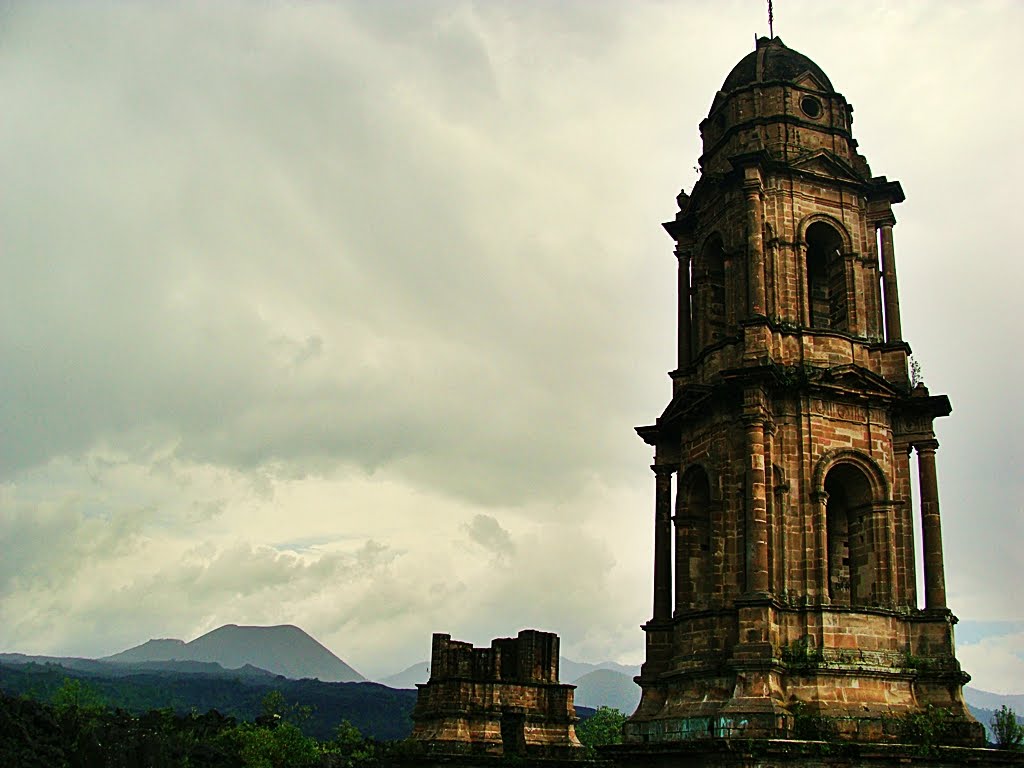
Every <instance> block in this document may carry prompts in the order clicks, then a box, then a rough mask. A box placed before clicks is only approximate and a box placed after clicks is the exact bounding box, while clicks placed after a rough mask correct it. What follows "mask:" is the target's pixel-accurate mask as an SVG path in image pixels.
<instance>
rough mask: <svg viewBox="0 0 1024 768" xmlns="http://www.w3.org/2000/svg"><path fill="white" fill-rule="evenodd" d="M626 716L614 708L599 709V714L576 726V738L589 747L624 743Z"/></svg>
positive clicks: (596, 713)
mask: <svg viewBox="0 0 1024 768" xmlns="http://www.w3.org/2000/svg"><path fill="white" fill-rule="evenodd" d="M625 722H626V716H625V715H624V714H622V713H621V712H619V710H617V709H614V708H612V707H598V708H597V712H595V713H594V714H593V715H591V716H590V717H588V718H587V719H586V720H583V721H582V722H580V723H579V724H578V725H577V726H576V736H577V737H578V738H579V740H580V741H581V742H582V743H583V745H584V746H587V747H600V746H603V745H605V744H621V743H622V725H623V723H625Z"/></svg>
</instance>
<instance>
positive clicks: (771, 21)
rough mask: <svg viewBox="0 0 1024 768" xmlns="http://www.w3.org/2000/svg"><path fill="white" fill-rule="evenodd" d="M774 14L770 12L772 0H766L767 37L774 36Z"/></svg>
mask: <svg viewBox="0 0 1024 768" xmlns="http://www.w3.org/2000/svg"><path fill="white" fill-rule="evenodd" d="M774 23H775V15H774V14H773V13H772V0H768V37H775V28H774V26H773V25H774Z"/></svg>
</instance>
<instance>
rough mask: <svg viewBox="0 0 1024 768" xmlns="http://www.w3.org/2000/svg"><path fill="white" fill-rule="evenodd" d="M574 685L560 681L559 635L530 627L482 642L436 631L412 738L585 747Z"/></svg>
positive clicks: (568, 749)
mask: <svg viewBox="0 0 1024 768" xmlns="http://www.w3.org/2000/svg"><path fill="white" fill-rule="evenodd" d="M574 689H575V686H572V685H562V684H560V683H559V682H558V635H555V634H552V633H550V632H538V631H536V630H532V629H527V630H523V631H521V632H520V633H519V635H518V636H517V637H515V638H510V637H506V638H499V639H496V640H494V641H492V643H491V647H490V648H474V647H473V646H472V645H471V644H470V643H464V642H460V641H458V640H452V639H451V636H450V635H443V634H435V635H434V638H433V644H432V648H431V654H430V680H429V681H428V682H427V683H425V684H423V685H420V686H419V697H418V699H417V702H416V709H415V711H414V712H413V721H414V722H415V727H414V729H413V734H412V737H413V739H415V740H416V741H418V742H419V743H420V744H422V745H424V746H426V747H427V748H428V749H429V750H432V751H436V752H439V753H471V754H493V755H501V754H506V755H508V754H518V755H528V756H535V757H565V756H568V755H570V754H571V753H573V752H575V751H578V748H579V747H580V746H581V745H580V742H579V740H578V739H577V738H576V732H575V724H576V722H577V720H578V718H577V717H576V709H575V707H574V706H573V690H574Z"/></svg>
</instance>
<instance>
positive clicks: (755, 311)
mask: <svg viewBox="0 0 1024 768" xmlns="http://www.w3.org/2000/svg"><path fill="white" fill-rule="evenodd" d="M762 188H763V184H762V183H761V175H760V173H759V172H758V171H757V169H756V168H748V169H747V175H746V178H745V180H744V182H743V194H744V195H745V196H746V199H747V255H748V265H749V274H750V278H749V282H748V284H747V289H748V291H749V307H750V315H751V316H753V317H764V316H765V313H766V307H765V277H764V232H763V226H764V225H763V223H762V220H763V218H764V213H763V202H762V200H761V191H762Z"/></svg>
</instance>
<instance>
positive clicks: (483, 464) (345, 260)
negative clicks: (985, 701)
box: [0, 0, 1024, 692]
mask: <svg viewBox="0 0 1024 768" xmlns="http://www.w3.org/2000/svg"><path fill="white" fill-rule="evenodd" d="M775 5H776V9H775V10H776V15H775V19H776V32H777V33H778V34H779V35H780V36H781V37H782V38H783V39H784V40H785V42H786V43H787V44H788V45H789V46H791V47H793V48H796V49H797V50H800V51H801V52H804V53H806V54H807V55H809V56H810V57H812V58H813V59H814V60H815V61H816V62H817V63H818V64H820V65H821V66H822V67H823V69H824V70H825V71H826V72H827V73H828V75H829V76H830V78H831V79H832V82H833V84H834V85H835V86H836V87H837V89H839V90H840V91H841V92H842V93H843V94H844V95H845V96H846V97H847V98H848V99H849V100H850V102H851V103H853V104H854V106H855V107H856V113H855V122H854V133H855V135H856V136H857V138H858V139H859V141H860V144H861V149H862V151H863V152H864V154H865V155H866V157H867V159H868V161H869V162H870V163H871V166H872V170H873V172H874V173H876V174H885V175H887V176H889V177H890V178H896V179H899V180H900V181H901V182H902V184H903V187H904V189H905V191H906V193H907V202H906V203H904V204H903V205H901V206H900V207H899V209H898V210H897V215H898V217H899V221H900V223H899V225H898V226H897V227H896V230H895V240H896V254H897V261H898V265H899V275H900V280H901V283H900V295H901V298H902V308H903V326H904V334H905V336H906V338H908V339H909V340H910V342H911V344H912V345H913V348H914V352H915V356H916V358H917V359H918V360H919V361H920V363H921V365H922V368H923V372H924V377H925V380H926V381H927V383H928V384H929V386H930V387H931V389H932V391H933V392H946V393H948V394H949V396H950V398H951V400H952V402H953V407H954V412H953V415H952V416H951V417H950V418H948V419H945V420H943V421H942V422H941V423H940V424H939V427H938V429H939V439H940V441H941V443H942V448H941V450H940V451H939V454H938V466H939V483H940V492H941V500H942V512H943V525H944V535H945V549H946V568H947V578H948V587H949V599H950V603H951V605H952V607H953V609H954V611H955V612H956V613H957V614H958V615H959V616H960V618H961V624H960V626H959V628H958V638H959V654H960V657H961V660H962V661H963V663H964V665H965V667H966V668H967V670H968V671H969V672H971V673H972V674H974V675H975V684H976V685H978V686H979V687H982V688H987V689H989V690H993V691H1003V692H1010V691H1013V692H1020V691H1024V658H1022V655H1024V650H1022V649H1024V609H1022V608H1021V603H1020V600H1019V597H1018V593H1019V589H1018V587H1019V583H1020V578H1021V573H1020V570H1021V569H1020V562H1021V558H1020V553H1021V547H1022V545H1024V524H1022V522H1021V521H1022V519H1024V509H1022V502H1021V498H1022V497H1024V481H1022V474H1024V473H1022V472H1021V470H1020V466H1021V463H1022V458H1024V457H1022V451H1021V448H1020V442H1019V441H1018V439H1017V437H1018V435H1019V434H1021V432H1022V430H1024V420H1022V417H1021V409H1020V407H1019V404H1018V398H1017V396H1016V389H1017V386H1018V382H1019V381H1021V380H1022V378H1024V366H1022V363H1021V359H1020V351H1021V342H1020V336H1019V334H1018V333H1017V332H1016V331H1015V330H1014V326H1013V323H1014V322H1015V320H1016V314H1015V310H1016V309H1017V308H1019V306H1020V291H1019V287H1018V286H1019V285H1020V284H1021V282H1022V281H1024V267H1022V260H1021V258H1020V253H1019V251H1020V246H1019V245H1014V242H1015V241H1014V240H1013V239H1012V237H1011V233H1012V232H1016V231H1019V224H1018V222H1017V218H1018V216H1019V215H1020V214H1019V212H1017V211H1016V203H1017V201H1018V200H1019V195H1018V194H1017V190H1016V186H1015V185H1016V183H1018V181H1019V177H1020V176H1021V173H1022V172H1024V162H1022V159H1024V144H1022V142H1021V141H1020V140H1019V139H1020V130H1021V129H1020V126H1021V125H1022V124H1024V102H1022V101H1021V100H1020V99H1019V98H1017V97H1016V91H1017V89H1016V88H1015V86H1014V85H1013V80H1014V79H1015V78H1016V77H1017V76H1018V73H1019V69H1020V67H1019V38H1020V34H1021V32H1022V31H1024V6H1022V5H1020V4H1019V3H1015V2H1012V1H1011V0H1006V2H974V1H972V2H962V3H954V2H944V3H925V2H908V3H901V4H893V3H889V2H870V1H868V2H862V3H856V4H849V3H842V4H840V3H821V2H810V1H808V2H798V1H797V0H790V1H788V2H786V1H784V2H777V3H776V4H775ZM766 32H767V20H766V13H765V9H764V4H763V3H761V2H759V1H758V0H742V1H741V0H731V1H728V2H674V3H670V2H644V1H640V0H634V1H631V2H625V1H624V0H623V1H622V2H593V1H591V0H587V2H568V1H565V2H554V1H553V0H552V1H550V2H531V1H525V2H523V1H519V2H496V1H494V2H468V1H461V0H449V1H446V2H428V1H426V0H420V1H417V2H413V1H412V0H409V1H408V2H373V3H371V2H368V1H363V2H349V3H326V2H320V3H316V2H308V3H306V2H287V3H285V2H275V1H271V0H266V1H263V2H248V3H240V2H236V3H232V2H216V3H214V2H206V3H204V2H173V3H172V2H159V3H158V2H142V1H141V0H140V2H136V3H71V2H67V3H45V2H38V1H33V2H10V1H8V2H4V3H0V104H2V109H0V266H2V280H0V552H2V556H0V617H2V619H0V650H3V651H22V652H26V653H53V654H78V655H103V654H108V653H113V652H116V651H119V650H122V649H124V648H127V647H129V646H132V645H135V644H138V643H140V642H143V641H144V640H146V639H148V638H150V637H178V638H183V639H186V640H188V639H192V638H194V637H196V636H198V635H199V634H201V633H203V632H205V631H208V630H210V629H213V628H215V627H217V626H220V625H221V624H225V623H229V622H233V623H251V624H268V623H285V622H288V623H295V624H298V625H300V626H301V627H303V628H304V629H306V630H307V631H309V632H310V633H312V634H313V635H315V636H316V637H317V638H318V639H319V640H321V641H322V642H323V643H325V644H326V645H327V646H328V647H330V648H331V649H332V650H333V651H335V652H336V653H337V654H338V655H340V656H341V657H342V658H344V659H345V660H346V661H348V662H349V663H351V664H352V665H353V666H355V667H356V668H357V669H359V670H360V671H362V672H363V673H364V674H366V675H370V676H376V675H386V674H389V673H392V672H396V671H398V670H400V669H402V668H404V667H405V666H407V665H409V664H412V663H414V662H417V661H420V660H422V659H425V658H426V656H427V654H428V652H429V644H430V633H431V632H434V631H445V632H450V633H452V634H453V635H455V636H456V637H459V638H462V639H467V640H472V641H474V642H476V643H487V642H488V641H489V640H490V638H492V637H495V636H499V635H507V634H509V633H515V632H516V631H517V630H518V629H520V628H522V627H528V626H533V627H539V628H543V629H548V630H552V631H556V632H558V633H559V634H560V635H561V636H562V639H563V651H564V652H565V653H566V655H568V656H570V657H572V658H575V659H579V660H590V661H597V660H602V659H615V660H619V661H623V662H639V661H640V660H641V659H642V655H643V635H642V632H641V631H640V630H639V628H638V625H639V624H640V623H642V622H643V621H644V620H645V619H646V618H647V617H648V616H649V612H650V576H649V574H650V567H651V566H650V558H651V556H650V542H651V536H652V533H651V518H652V507H653V481H652V478H651V473H650V470H649V469H648V465H649V463H650V454H649V452H648V449H647V447H646V446H644V445H643V443H642V442H641V441H640V440H639V439H638V438H637V437H636V436H635V434H634V433H633V431H632V428H633V427H634V426H636V425H638V424H646V423H650V422H651V421H652V420H653V419H654V417H655V416H656V415H657V414H658V413H659V412H660V411H661V408H662V407H663V406H664V404H665V402H666V400H667V398H668V395H669V389H670V388H669V380H668V378H667V376H666V375H665V372H666V371H668V370H669V369H671V368H672V367H673V365H674V361H673V348H674V343H675V341H674V340H675V331H674V312H673V307H674V302H675V297H674V294H673V287H672V286H673V283H674V279H675V271H674V270H675V266H674V259H673V257H672V243H671V241H670V240H669V238H668V237H667V236H666V235H665V234H664V233H663V232H662V230H661V227H660V222H661V221H664V220H667V219H668V218H670V217H671V216H672V215H673V213H674V211H675V203H674V198H675V196H676V194H677V193H678V191H679V189H680V188H681V187H685V188H686V189H689V188H690V187H692V185H693V182H694V181H695V180H696V173H695V171H694V166H695V165H696V159H697V157H698V155H699V154H700V147H699V136H698V131H697V125H698V123H699V122H700V120H701V119H702V118H703V117H704V116H705V115H706V114H707V110H708V108H709V106H710V104H711V100H712V97H713V96H714V93H715V91H716V89H717V88H718V87H719V86H720V85H721V83H722V81H723V80H724V78H725V75H726V74H727V73H728V71H729V69H730V68H731V67H732V65H733V64H734V63H735V62H736V61H738V60H739V59H740V58H741V57H742V56H743V55H744V54H746V53H747V52H748V51H750V50H751V49H752V47H753V39H754V35H755V33H758V34H765V33H766Z"/></svg>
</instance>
